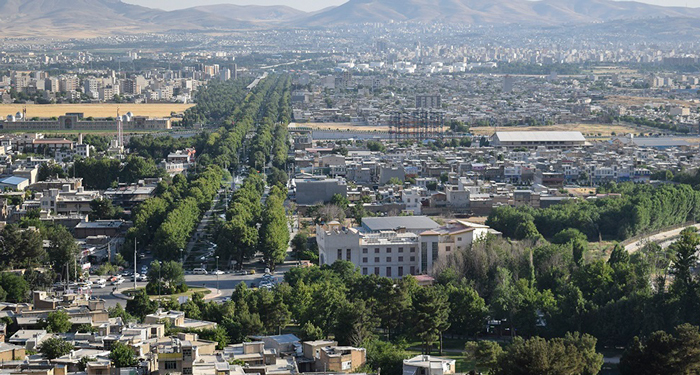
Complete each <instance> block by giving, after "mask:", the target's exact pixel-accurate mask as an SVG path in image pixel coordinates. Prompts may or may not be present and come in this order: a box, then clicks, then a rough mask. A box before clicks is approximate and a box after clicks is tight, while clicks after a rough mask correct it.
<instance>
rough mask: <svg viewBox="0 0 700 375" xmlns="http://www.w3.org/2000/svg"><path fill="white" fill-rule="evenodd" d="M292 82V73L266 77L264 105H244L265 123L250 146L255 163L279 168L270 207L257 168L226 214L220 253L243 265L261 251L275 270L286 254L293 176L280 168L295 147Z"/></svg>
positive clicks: (273, 177)
mask: <svg viewBox="0 0 700 375" xmlns="http://www.w3.org/2000/svg"><path fill="white" fill-rule="evenodd" d="M290 85H291V79H290V78H289V77H283V76H280V77H276V78H275V79H269V80H265V81H263V87H264V89H265V91H264V99H265V101H264V104H263V105H255V106H246V107H245V108H244V110H245V111H248V112H249V111H252V110H253V109H255V108H258V113H257V114H256V116H255V118H256V119H257V120H258V121H259V124H258V126H257V130H256V134H255V137H253V139H252V140H251V142H250V144H249V145H247V147H246V148H247V154H248V160H249V163H250V164H251V167H253V168H258V169H263V168H264V166H265V165H267V164H268V163H269V162H272V163H273V165H274V166H273V168H272V172H271V175H270V177H268V181H270V182H271V185H273V188H272V189H270V193H269V196H268V197H267V199H266V200H265V205H264V206H263V205H261V203H260V202H261V201H262V197H263V193H264V190H265V182H264V181H263V179H262V176H261V175H260V174H258V173H257V172H255V171H253V172H252V173H251V174H250V175H249V176H248V177H247V178H246V180H245V181H244V183H243V185H242V187H241V188H240V189H239V190H238V191H237V192H236V193H235V194H234V195H233V198H232V200H231V202H230V206H229V209H228V211H227V214H226V219H227V220H226V222H225V223H224V224H223V225H222V226H221V227H220V229H219V231H218V236H217V242H218V245H219V246H218V247H217V252H218V255H219V256H221V257H222V258H224V259H228V260H229V261H231V260H235V261H236V267H238V268H240V267H241V265H242V264H243V262H244V261H245V260H248V259H250V258H252V257H253V256H254V255H255V253H256V252H257V251H260V252H261V253H262V254H263V259H264V261H265V263H266V264H267V266H268V267H269V268H270V269H273V270H274V268H275V265H276V264H277V263H279V262H281V261H283V260H284V257H285V255H286V250H287V244H288V243H289V230H288V225H287V217H286V214H285V208H284V201H285V199H286V197H287V194H286V189H285V188H284V184H286V182H287V175H286V173H285V172H284V170H283V169H278V167H279V168H284V167H285V165H286V160H287V151H288V147H289V145H288V135H287V124H288V123H289V121H290V114H291V112H290V111H291V106H290V96H291V94H290ZM242 113H245V112H242ZM243 117H244V118H252V117H253V114H252V113H248V114H244V115H243ZM278 184H279V185H280V186H277V185H278Z"/></svg>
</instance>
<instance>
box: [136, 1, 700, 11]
mask: <svg viewBox="0 0 700 375" xmlns="http://www.w3.org/2000/svg"><path fill="white" fill-rule="evenodd" d="M123 1H124V2H127V3H131V4H139V5H143V6H147V7H151V8H160V9H165V10H173V9H182V8H189V7H192V6H197V5H211V4H221V3H231V4H240V5H280V4H281V5H288V6H291V7H293V8H297V9H301V10H306V11H312V10H319V9H322V8H325V7H329V6H333V5H340V4H342V3H344V2H345V1H346V0H123ZM638 1H640V2H644V3H649V4H657V5H667V6H671V5H673V6H689V7H700V0H638Z"/></svg>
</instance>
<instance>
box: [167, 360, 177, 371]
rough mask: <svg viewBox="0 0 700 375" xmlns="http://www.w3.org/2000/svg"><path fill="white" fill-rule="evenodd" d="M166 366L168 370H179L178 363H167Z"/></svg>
mask: <svg viewBox="0 0 700 375" xmlns="http://www.w3.org/2000/svg"><path fill="white" fill-rule="evenodd" d="M164 366H165V369H166V370H175V369H176V368H177V362H176V361H165V363H164Z"/></svg>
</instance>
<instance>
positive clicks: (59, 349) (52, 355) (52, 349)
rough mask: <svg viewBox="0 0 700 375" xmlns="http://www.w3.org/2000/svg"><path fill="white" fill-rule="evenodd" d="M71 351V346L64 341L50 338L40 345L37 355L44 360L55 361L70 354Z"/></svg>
mask: <svg viewBox="0 0 700 375" xmlns="http://www.w3.org/2000/svg"><path fill="white" fill-rule="evenodd" d="M73 349H74V347H73V345H72V344H71V343H69V342H67V341H66V340H63V339H61V338H58V337H51V338H49V339H46V340H44V341H43V342H42V343H41V346H40V347H39V353H41V355H43V356H44V357H45V358H46V359H56V358H58V357H62V356H64V355H66V354H68V353H70V352H71V351H73Z"/></svg>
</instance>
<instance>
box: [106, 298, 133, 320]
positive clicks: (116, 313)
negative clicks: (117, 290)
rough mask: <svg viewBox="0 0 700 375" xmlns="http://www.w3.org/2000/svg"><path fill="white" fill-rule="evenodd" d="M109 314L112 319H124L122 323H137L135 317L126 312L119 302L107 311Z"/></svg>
mask: <svg viewBox="0 0 700 375" xmlns="http://www.w3.org/2000/svg"><path fill="white" fill-rule="evenodd" d="M107 313H108V314H109V317H110V318H122V321H124V323H129V322H135V321H136V318H135V317H134V316H133V315H131V314H129V313H128V312H126V310H124V308H123V307H122V305H121V304H120V303H118V302H117V305H116V306H114V307H110V308H109V309H107Z"/></svg>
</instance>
